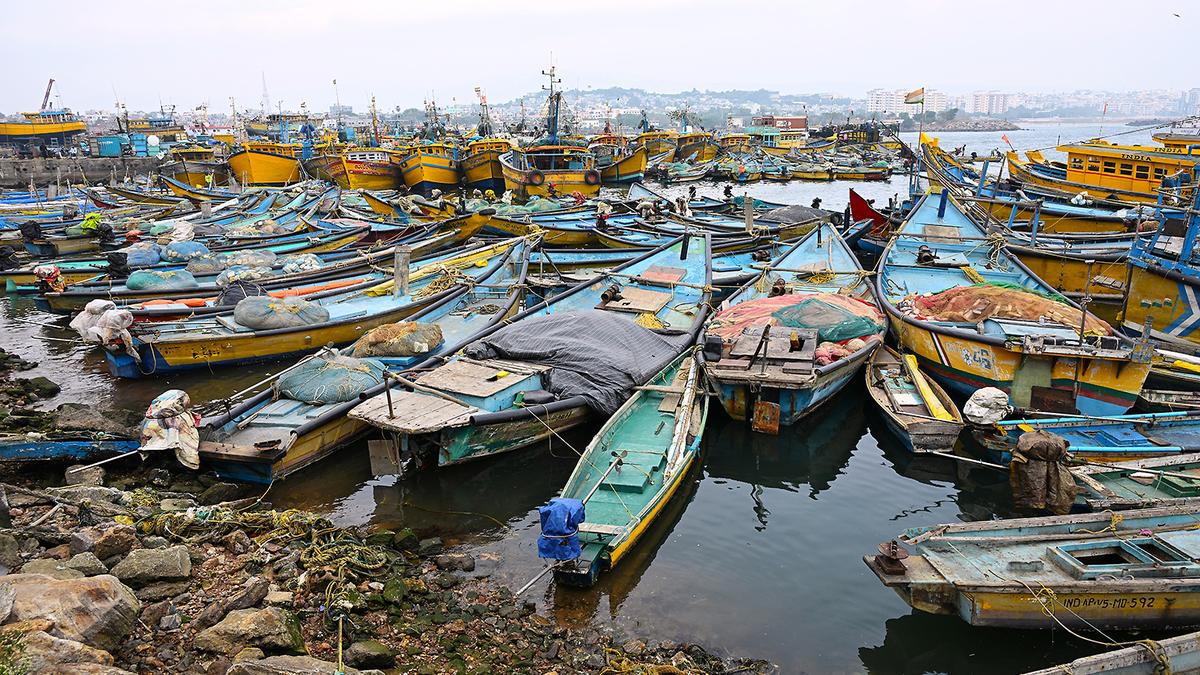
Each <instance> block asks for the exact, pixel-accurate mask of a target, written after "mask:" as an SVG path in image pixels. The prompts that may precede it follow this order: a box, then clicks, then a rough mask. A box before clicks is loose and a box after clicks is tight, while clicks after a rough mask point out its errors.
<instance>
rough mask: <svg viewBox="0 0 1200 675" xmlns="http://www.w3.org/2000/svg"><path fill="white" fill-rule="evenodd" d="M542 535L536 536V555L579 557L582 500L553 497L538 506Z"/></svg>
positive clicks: (553, 557) (557, 557) (559, 558)
mask: <svg viewBox="0 0 1200 675" xmlns="http://www.w3.org/2000/svg"><path fill="white" fill-rule="evenodd" d="M538 517H540V518H541V520H542V536H540V537H538V557H540V558H549V559H550V560H574V559H576V558H578V557H579V553H580V547H579V524H580V523H582V522H583V502H581V501H579V500H578V499H571V498H569V497H555V498H554V499H551V500H550V502H549V503H548V504H546V505H545V506H539V507H538Z"/></svg>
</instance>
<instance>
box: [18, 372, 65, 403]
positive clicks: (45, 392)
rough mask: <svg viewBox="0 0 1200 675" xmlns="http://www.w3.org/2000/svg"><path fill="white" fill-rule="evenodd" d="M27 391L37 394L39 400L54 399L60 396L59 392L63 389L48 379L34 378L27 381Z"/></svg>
mask: <svg viewBox="0 0 1200 675" xmlns="http://www.w3.org/2000/svg"><path fill="white" fill-rule="evenodd" d="M25 390H26V391H28V392H31V393H34V394H37V397H38V398H53V397H55V396H58V392H60V391H62V387H60V386H58V385H57V384H55V383H54V382H53V381H52V380H51V379H50V378H48V377H33V378H30V379H28V380H25Z"/></svg>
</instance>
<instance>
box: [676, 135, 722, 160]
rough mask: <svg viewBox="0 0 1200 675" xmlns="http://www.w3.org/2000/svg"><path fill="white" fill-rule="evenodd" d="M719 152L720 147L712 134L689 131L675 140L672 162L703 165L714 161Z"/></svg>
mask: <svg viewBox="0 0 1200 675" xmlns="http://www.w3.org/2000/svg"><path fill="white" fill-rule="evenodd" d="M720 151H721V146H720V145H718V144H717V139H716V136H714V135H713V134H712V132H709V131H691V132H687V133H682V134H679V136H678V137H676V138H675V157H674V161H676V162H687V163H689V164H703V163H705V162H711V161H712V160H714V159H716V158H717V154H719V153H720Z"/></svg>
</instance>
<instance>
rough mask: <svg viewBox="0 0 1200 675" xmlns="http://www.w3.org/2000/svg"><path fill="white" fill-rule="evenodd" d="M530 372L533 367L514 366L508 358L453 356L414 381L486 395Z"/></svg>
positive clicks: (456, 391)
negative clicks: (521, 367) (472, 358)
mask: <svg viewBox="0 0 1200 675" xmlns="http://www.w3.org/2000/svg"><path fill="white" fill-rule="evenodd" d="M532 372H537V371H536V370H535V371H530V370H529V369H528V368H523V369H517V364H514V363H512V362H502V361H499V360H494V361H493V360H485V361H472V360H469V359H455V360H453V361H451V362H449V363H447V364H446V365H444V366H442V367H440V368H438V369H436V370H433V371H430V372H429V373H426V374H425V375H423V376H421V377H420V378H418V379H417V382H418V383H420V384H423V385H425V386H427V387H433V388H435V389H440V390H442V391H447V392H451V393H455V394H465V395H467V396H478V397H480V398H486V397H488V396H491V395H493V394H498V393H500V392H501V391H504V390H505V389H507V388H508V387H510V386H511V385H512V384H513V383H514V382H516V381H517V380H519V379H521V378H522V377H525V376H527V375H529V374H531V373H532ZM504 373H507V374H504Z"/></svg>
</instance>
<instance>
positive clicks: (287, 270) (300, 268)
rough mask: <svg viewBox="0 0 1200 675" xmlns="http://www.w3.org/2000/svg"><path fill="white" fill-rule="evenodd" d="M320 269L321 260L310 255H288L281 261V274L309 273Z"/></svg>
mask: <svg viewBox="0 0 1200 675" xmlns="http://www.w3.org/2000/svg"><path fill="white" fill-rule="evenodd" d="M319 269H321V259H320V258H318V257H317V256H315V255H313V254H311V253H301V254H299V255H290V256H287V257H285V258H284V259H283V273H284V274H295V273H297V272H311V271H313V270H319Z"/></svg>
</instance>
